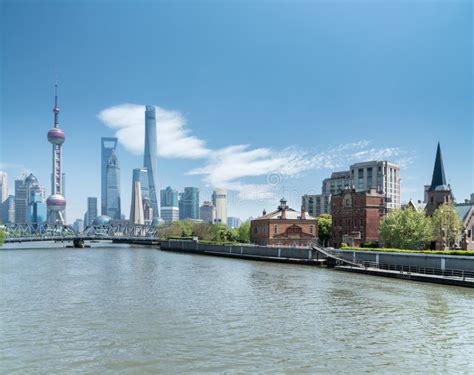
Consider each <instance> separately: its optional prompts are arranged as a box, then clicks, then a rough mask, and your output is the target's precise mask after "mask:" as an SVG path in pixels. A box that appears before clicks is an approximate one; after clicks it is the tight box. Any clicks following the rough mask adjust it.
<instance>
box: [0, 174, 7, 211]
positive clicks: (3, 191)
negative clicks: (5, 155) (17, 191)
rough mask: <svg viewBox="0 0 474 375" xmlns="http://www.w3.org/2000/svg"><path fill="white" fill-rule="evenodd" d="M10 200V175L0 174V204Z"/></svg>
mask: <svg viewBox="0 0 474 375" xmlns="http://www.w3.org/2000/svg"><path fill="white" fill-rule="evenodd" d="M7 198H8V175H7V174H6V173H5V172H0V204H2V203H3V202H5V201H6V200H7Z"/></svg>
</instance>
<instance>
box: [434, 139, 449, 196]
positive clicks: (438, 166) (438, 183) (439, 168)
mask: <svg viewBox="0 0 474 375" xmlns="http://www.w3.org/2000/svg"><path fill="white" fill-rule="evenodd" d="M433 190H449V188H448V186H447V184H446V176H445V174H444V165H443V156H442V155H441V146H440V145H439V142H438V149H437V150H436V159H435V165H434V169H433V177H432V179H431V186H430V191H433Z"/></svg>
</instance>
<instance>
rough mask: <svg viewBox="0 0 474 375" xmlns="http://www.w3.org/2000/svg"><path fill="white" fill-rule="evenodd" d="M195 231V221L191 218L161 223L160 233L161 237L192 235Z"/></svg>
mask: <svg viewBox="0 0 474 375" xmlns="http://www.w3.org/2000/svg"><path fill="white" fill-rule="evenodd" d="M192 233H193V223H192V221H191V220H179V221H172V222H171V223H165V224H160V225H159V226H158V235H159V237H160V238H170V237H190V236H191V235H192Z"/></svg>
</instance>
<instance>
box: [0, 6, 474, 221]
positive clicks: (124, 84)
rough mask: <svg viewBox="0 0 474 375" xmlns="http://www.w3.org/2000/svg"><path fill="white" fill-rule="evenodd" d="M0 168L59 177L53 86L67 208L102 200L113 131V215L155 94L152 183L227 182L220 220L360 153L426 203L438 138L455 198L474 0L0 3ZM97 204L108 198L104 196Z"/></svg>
mask: <svg viewBox="0 0 474 375" xmlns="http://www.w3.org/2000/svg"><path fill="white" fill-rule="evenodd" d="M0 4H1V8H0V9H1V15H0V17H1V19H0V34H1V48H0V51H1V65H0V69H1V72H0V74H1V92H0V121H1V124H0V125H1V126H0V170H3V171H6V172H7V173H8V176H9V185H10V189H11V193H13V183H14V179H15V178H16V177H18V176H20V175H21V174H22V173H26V172H32V173H33V174H35V175H36V177H37V178H38V179H39V181H40V183H41V184H43V185H44V186H45V187H46V189H47V191H48V192H49V191H50V189H51V186H50V177H49V176H50V173H51V145H50V144H49V143H48V142H47V138H46V134H47V132H48V130H49V129H50V128H51V127H52V126H53V113H52V107H53V103H54V82H55V79H56V76H57V77H58V81H59V104H60V108H61V113H60V120H59V122H60V127H61V128H62V129H63V130H64V132H65V134H66V142H65V143H64V146H63V168H64V171H65V173H66V176H67V177H66V180H67V182H66V198H67V217H68V221H69V222H72V221H73V220H74V219H76V218H82V217H83V215H84V212H85V210H86V200H87V197H88V196H96V197H99V202H100V138H101V137H109V136H117V137H118V138H119V147H118V151H117V156H118V158H119V162H120V166H121V192H122V211H123V213H124V214H125V215H126V216H127V217H128V215H129V211H130V198H131V185H132V181H131V178H132V169H133V168H137V167H141V166H142V165H143V148H142V145H143V137H144V130H143V129H144V124H143V119H144V114H143V111H144V106H145V105H147V104H149V105H156V106H157V118H158V124H157V128H158V135H157V137H158V139H157V141H158V160H157V164H158V178H157V184H158V186H159V188H164V187H166V186H172V187H173V188H175V189H177V190H179V191H182V190H183V188H184V187H185V186H197V187H199V188H200V192H201V194H200V195H201V197H200V198H201V202H202V201H204V200H209V199H210V195H211V193H212V190H213V188H215V187H226V188H228V189H229V208H228V215H229V216H237V217H240V218H241V219H247V218H248V217H257V216H259V215H260V214H261V212H262V210H263V209H264V208H266V209H267V211H268V210H271V209H274V208H276V206H277V205H278V200H279V199H280V198H281V197H282V196H285V197H286V198H287V199H288V201H289V205H290V206H291V207H293V208H295V209H299V207H300V205H301V196H302V195H303V194H307V193H309V194H316V193H320V192H321V183H322V180H323V179H324V178H326V177H329V176H330V174H331V172H334V171H340V170H347V169H348V168H349V165H350V164H352V163H354V162H359V161H366V160H389V161H394V162H399V163H400V164H401V190H402V202H403V201H405V202H406V201H408V200H409V199H410V198H412V199H415V200H417V199H423V185H425V184H429V183H430V182H431V174H432V171H433V165H434V158H435V153H436V146H437V142H438V141H440V142H441V148H442V152H443V157H444V165H445V170H446V175H447V179H448V182H449V183H450V184H451V186H452V189H453V192H454V195H455V197H456V199H457V201H463V200H464V199H465V198H468V196H469V195H470V194H471V193H472V192H474V177H473V170H474V168H473V163H474V151H473V150H474V135H473V128H474V126H473V118H474V116H473V115H474V113H473V112H474V110H473V103H474V88H473V85H474V83H473V82H474V77H473V49H474V43H473V33H474V32H473V13H474V12H473V3H472V2H471V1H401V0H397V1H383V2H375V1H316V0H315V1H253V2H250V1H244V0H242V1H198V0H194V1H184V0H183V1H177V2H171V1H105V0H102V1H80V0H75V1H48V0H45V1H41V2H39V1H23V0H15V1H11V0H2V1H1V2H0ZM99 205H100V204H99Z"/></svg>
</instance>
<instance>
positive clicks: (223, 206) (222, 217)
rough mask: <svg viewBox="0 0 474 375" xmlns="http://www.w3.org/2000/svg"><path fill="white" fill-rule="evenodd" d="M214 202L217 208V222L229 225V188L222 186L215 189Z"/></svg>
mask: <svg viewBox="0 0 474 375" xmlns="http://www.w3.org/2000/svg"><path fill="white" fill-rule="evenodd" d="M212 204H213V205H214V207H215V208H216V219H215V223H217V224H226V225H227V190H225V189H221V188H219V189H216V190H214V193H213V194H212Z"/></svg>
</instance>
